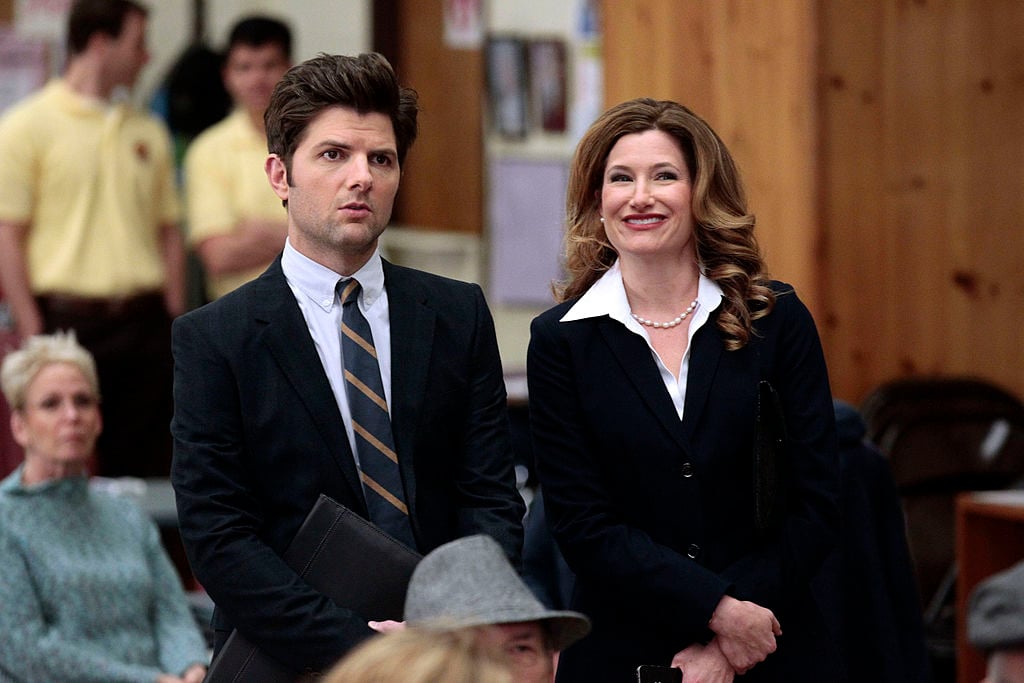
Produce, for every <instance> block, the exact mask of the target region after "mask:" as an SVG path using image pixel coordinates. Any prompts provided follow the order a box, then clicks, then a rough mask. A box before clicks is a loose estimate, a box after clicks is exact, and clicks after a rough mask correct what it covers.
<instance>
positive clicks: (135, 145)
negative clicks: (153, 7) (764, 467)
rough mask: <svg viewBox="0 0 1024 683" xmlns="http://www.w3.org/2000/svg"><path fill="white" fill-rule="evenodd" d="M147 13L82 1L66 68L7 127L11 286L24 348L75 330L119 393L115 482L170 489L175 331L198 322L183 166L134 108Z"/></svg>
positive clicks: (3, 228) (113, 415)
mask: <svg viewBox="0 0 1024 683" xmlns="http://www.w3.org/2000/svg"><path fill="white" fill-rule="evenodd" d="M146 24H147V10H146V8H145V7H143V6H142V5H140V4H138V3H136V2H132V1H131V0H77V1H76V2H74V3H73V4H72V6H71V10H70V13H69V15H68V19H67V51H68V61H67V68H66V69H65V71H64V75H63V77H61V78H57V79H54V80H53V81H51V82H50V83H49V84H47V85H46V86H45V87H44V88H43V89H42V90H40V91H38V92H36V93H34V94H32V95H30V96H28V97H27V98H26V99H24V100H23V101H21V102H19V103H18V104H15V105H14V106H12V107H11V108H10V109H9V110H7V112H6V113H5V114H4V116H3V118H2V119H0V156H2V157H3V158H4V159H5V163H4V164H2V165H0V186H2V187H3V188H4V189H3V192H2V193H0V286H2V289H3V292H4V296H5V298H6V300H7V303H8V304H9V306H10V310H11V313H12V315H13V318H14V323H15V329H16V331H17V334H18V336H19V337H20V338H21V339H25V338H28V337H30V336H32V335H34V334H38V333H40V332H53V331H55V330H58V329H74V330H75V331H76V332H77V335H78V339H79V341H80V342H81V344H82V345H83V346H85V347H86V348H87V349H89V351H90V352H91V353H92V354H93V356H94V357H95V359H96V365H97V369H98V372H99V378H100V382H101V384H102V385H103V387H104V391H106V392H107V400H106V401H105V402H104V404H103V406H102V412H103V417H104V418H105V420H106V423H107V424H108V425H109V426H108V429H107V430H106V431H105V432H104V434H103V436H102V437H101V438H100V440H99V443H98V445H97V463H96V469H97V472H98V473H99V474H102V475H105V476H123V475H134V476H167V475H168V473H169V472H170V460H171V440H170V434H169V433H168V429H167V425H168V423H169V422H170V419H171V413H172V412H173V409H172V405H171V382H172V379H171V373H172V361H171V348H170V339H171V329H170V321H171V317H173V316H175V315H178V314H180V313H182V312H183V311H184V308H185V289H184V247H183V239H182V236H181V233H180V232H179V231H178V226H177V221H178V218H179V213H178V212H179V203H178V196H177V188H176V186H175V178H174V167H173V152H172V148H171V143H170V137H169V135H168V133H167V129H166V128H165V127H164V126H163V124H162V123H161V122H160V121H159V120H158V119H157V118H155V117H154V116H152V115H151V114H148V113H145V112H142V111H140V110H138V109H136V108H135V107H133V106H132V105H130V104H129V103H128V102H127V98H126V92H125V91H127V90H130V89H131V88H132V86H133V85H134V84H135V82H136V80H137V78H138V76H139V72H140V71H141V70H142V68H143V66H145V64H146V63H147V61H148V60H149V53H148V51H147V48H146Z"/></svg>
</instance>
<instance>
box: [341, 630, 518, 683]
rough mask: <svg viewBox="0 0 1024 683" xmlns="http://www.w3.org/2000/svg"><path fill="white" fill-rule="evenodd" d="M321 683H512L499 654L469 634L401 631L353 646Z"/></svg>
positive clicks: (503, 660)
mask: <svg viewBox="0 0 1024 683" xmlns="http://www.w3.org/2000/svg"><path fill="white" fill-rule="evenodd" d="M324 683H513V678H512V674H511V673H510V672H509V666H508V662H507V661H506V660H505V658H504V655H503V653H502V652H501V651H500V650H496V649H495V648H493V647H492V646H491V645H489V644H486V643H483V642H481V641H480V640H479V639H477V638H476V637H474V635H473V634H472V633H469V632H466V631H462V630H458V629H454V630H445V629H429V628H420V629H403V630H399V631H392V632H390V633H382V634H380V635H378V636H374V637H373V638H371V639H369V640H367V641H366V642H364V643H363V644H361V645H359V646H358V647H356V648H355V649H354V650H352V652H350V653H349V654H348V656H346V657H345V658H344V659H343V660H342V661H341V662H339V663H338V665H337V666H335V667H334V668H333V669H331V670H330V671H329V672H328V673H327V675H326V676H325V677H324Z"/></svg>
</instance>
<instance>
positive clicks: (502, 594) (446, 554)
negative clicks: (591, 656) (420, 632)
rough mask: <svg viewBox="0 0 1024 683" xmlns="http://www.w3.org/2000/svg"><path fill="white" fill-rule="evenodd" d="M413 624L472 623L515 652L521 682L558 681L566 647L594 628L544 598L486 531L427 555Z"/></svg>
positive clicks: (411, 592) (417, 578) (410, 594)
mask: <svg viewBox="0 0 1024 683" xmlns="http://www.w3.org/2000/svg"><path fill="white" fill-rule="evenodd" d="M405 623H406V624H407V625H408V626H409V627H411V628H416V627H449V628H457V629H472V630H473V631H474V632H475V633H476V635H477V638H478V639H479V640H480V642H481V643H484V644H485V645H487V646H488V647H495V648H497V649H500V650H501V651H502V652H504V653H505V654H506V655H507V656H508V657H509V663H510V666H511V668H512V675H513V679H514V681H515V683H550V681H552V680H554V673H555V665H556V663H557V655H558V653H559V652H560V651H562V650H563V649H565V648H566V647H568V646H569V645H571V644H572V643H574V642H576V641H577V640H579V639H580V638H582V637H583V636H585V635H586V634H587V633H588V632H589V631H590V620H589V619H587V617H585V616H584V615H582V614H580V613H579V612H570V611H563V610H550V609H548V608H546V607H545V606H544V605H543V604H541V602H540V601H539V600H538V599H537V598H536V597H534V595H533V593H532V592H531V591H530V589H529V588H528V587H527V586H526V584H525V583H524V582H523V580H522V579H521V578H519V575H518V574H516V571H515V569H513V567H512V565H511V564H510V563H509V561H508V559H507V558H506V557H505V554H504V553H503V552H502V550H501V547H500V546H499V545H498V544H497V542H495V541H494V539H492V538H491V537H490V536H486V535H484V534H477V535H475V536H466V537H463V538H459V539H457V540H454V541H451V542H449V543H446V544H444V545H441V546H438V547H437V548H435V549H434V550H433V551H432V552H430V553H428V554H427V555H426V556H425V557H424V558H423V559H422V560H421V561H420V563H419V564H418V565H417V566H416V569H415V570H414V571H413V574H412V578H411V579H410V580H409V588H408V591H407V592H406V597H405Z"/></svg>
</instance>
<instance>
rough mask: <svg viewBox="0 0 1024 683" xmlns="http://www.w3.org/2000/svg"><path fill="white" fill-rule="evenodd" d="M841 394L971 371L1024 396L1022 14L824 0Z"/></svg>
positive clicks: (831, 255) (834, 338) (830, 266)
mask: <svg viewBox="0 0 1024 683" xmlns="http://www.w3.org/2000/svg"><path fill="white" fill-rule="evenodd" d="M822 46H823V51H822V64H823V68H824V72H825V79H824V80H825V83H826V87H825V96H824V98H823V100H822V106H823V110H822V121H823V141H824V142H823V151H822V165H823V168H824V170H825V175H824V179H825V180H824V185H825V193H824V205H823V206H824V209H823V218H824V221H825V224H826V226H827V232H828V241H827V248H826V254H825V259H824V260H823V262H822V268H823V271H824V273H825V275H826V276H827V278H828V287H827V293H826V299H827V305H826V308H827V311H828V313H827V316H826V319H827V327H826V330H825V340H826V350H827V352H828V356H829V366H830V369H831V372H832V376H833V384H834V385H835V388H836V390H837V391H836V393H837V394H839V395H841V396H843V397H844V398H848V399H850V400H860V399H861V398H863V396H864V395H866V394H867V393H868V392H869V391H870V390H871V389H872V388H874V387H875V386H877V385H878V384H879V383H881V382H883V381H885V380H887V379H891V378H894V377H899V376H905V375H918V374H968V375H977V376H981V377H985V378H988V379H990V380H992V381H995V382H997V383H998V384H1001V385H1003V386H1005V387H1007V388H1009V389H1011V390H1012V391H1014V392H1015V393H1017V394H1018V395H1021V394H1022V393H1024V364H1022V362H1021V361H1022V360H1024V351H1022V349H1024V326H1022V325H1021V323H1020V314H1019V310H1020V308H1021V304H1022V303H1024V273H1022V270H1021V268H1020V264H1021V262H1022V255H1024V231H1022V230H1021V227H1020V223H1021V219H1022V217H1024V199H1022V196H1024V195H1022V193H1021V185H1022V179H1024V154H1022V153H1021V151H1022V150H1024V6H1022V5H1020V4H1019V3H1016V2H1010V1H1007V2H985V3H977V2H971V1H970V0H948V1H945V2H886V3H880V2H879V3H855V2H840V3H825V4H823V21H822Z"/></svg>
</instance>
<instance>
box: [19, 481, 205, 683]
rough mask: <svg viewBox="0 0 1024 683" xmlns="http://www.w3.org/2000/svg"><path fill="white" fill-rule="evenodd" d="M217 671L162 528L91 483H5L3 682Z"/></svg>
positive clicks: (132, 678)
mask: <svg viewBox="0 0 1024 683" xmlns="http://www.w3.org/2000/svg"><path fill="white" fill-rule="evenodd" d="M206 662H207V654H206V646H205V644H204V642H203V639H202V636H201V635H200V633H199V630H198V628H197V627H196V624H195V621H194V620H193V618H192V615H191V612H190V611H189V608H188V603H187V601H186V598H185V594H184V592H183V591H182V587H181V582H180V580H179V578H178V575H177V573H176V571H175V569H174V567H173V566H172V565H171V562H170V560H169V559H168V557H167V554H166V553H165V551H164V549H163V546H162V545H161V543H160V537H159V534H158V532H157V529H156V527H155V526H154V524H153V523H152V521H150V520H149V518H147V517H146V516H145V515H144V514H143V513H142V512H141V511H140V510H139V509H138V507H136V505H135V504H134V503H132V502H131V501H128V500H123V499H119V498H115V497H113V496H110V495H107V494H104V493H99V492H96V491H91V490H90V489H89V486H88V482H87V480H86V479H85V478H84V477H77V478H72V479H61V480H54V481H49V482H45V483H42V484H39V485H35V486H23V485H22V483H21V468H18V469H17V470H16V471H15V472H14V473H12V474H11V475H10V476H8V477H7V478H6V479H4V480H3V481H2V482H0V680H13V681H24V682H26V683H35V682H37V681H38V682H40V683H43V682H46V683H49V682H51V681H53V682H58V681H59V682H60V683H72V682H81V683H85V682H87V681H104V682H105V683H116V682H119V681H124V682H131V683H140V682H144V681H155V680H156V677H157V676H158V675H159V674H160V673H172V674H175V675H179V676H180V675H181V674H182V673H183V672H184V671H185V670H186V669H187V668H188V667H189V666H191V665H193V664H196V663H203V664H205V663H206Z"/></svg>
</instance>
